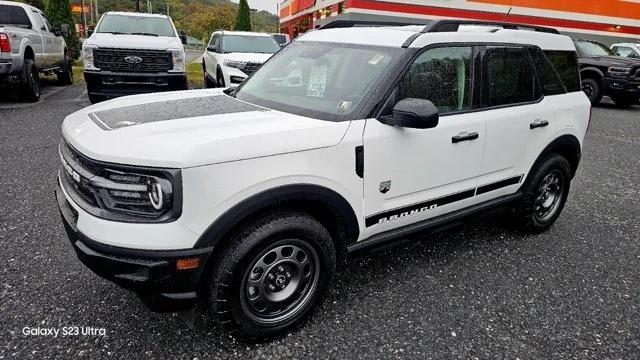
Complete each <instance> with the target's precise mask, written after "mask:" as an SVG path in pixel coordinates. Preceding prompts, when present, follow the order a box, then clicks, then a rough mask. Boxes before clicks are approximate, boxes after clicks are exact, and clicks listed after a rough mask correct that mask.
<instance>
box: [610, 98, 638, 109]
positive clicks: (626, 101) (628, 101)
mask: <svg viewBox="0 0 640 360" xmlns="http://www.w3.org/2000/svg"><path fill="white" fill-rule="evenodd" d="M613 101H615V103H616V107H618V108H621V109H628V108H630V107H631V106H633V105H634V104H635V103H636V102H637V100H636V99H634V98H633V97H630V96H616V97H614V98H613Z"/></svg>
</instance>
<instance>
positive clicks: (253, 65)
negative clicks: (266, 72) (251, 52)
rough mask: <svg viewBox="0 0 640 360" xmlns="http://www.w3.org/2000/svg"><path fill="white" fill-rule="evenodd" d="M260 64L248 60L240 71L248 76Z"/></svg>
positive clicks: (260, 64)
mask: <svg viewBox="0 0 640 360" xmlns="http://www.w3.org/2000/svg"><path fill="white" fill-rule="evenodd" d="M260 66H262V63H257V62H248V63H247V65H245V66H244V68H243V69H242V72H243V73H245V74H247V75H249V76H250V75H251V74H253V73H254V72H256V70H258V69H259V68H260Z"/></svg>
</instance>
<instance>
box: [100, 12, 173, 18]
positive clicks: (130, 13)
mask: <svg viewBox="0 0 640 360" xmlns="http://www.w3.org/2000/svg"><path fill="white" fill-rule="evenodd" d="M105 15H126V16H140V17H155V18H164V19H168V18H169V17H168V16H167V15H163V14H148V13H140V12H131V11H108V12H106V13H105Z"/></svg>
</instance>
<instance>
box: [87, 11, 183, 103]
mask: <svg viewBox="0 0 640 360" xmlns="http://www.w3.org/2000/svg"><path fill="white" fill-rule="evenodd" d="M186 42H187V37H186V35H182V34H179V33H178V31H177V30H176V28H175V26H174V25H173V21H172V20H171V18H170V17H168V16H166V15H158V14H145V13H132V12H107V13H105V14H104V15H102V18H100V21H99V22H98V24H97V26H96V29H95V31H94V32H93V34H92V35H91V36H90V37H89V38H88V39H86V40H85V41H84V44H83V46H82V54H83V58H84V78H85V80H86V82H87V93H88V95H89V100H90V101H91V103H92V104H95V103H97V102H100V101H103V100H105V99H109V98H114V97H118V96H123V95H131V94H140V93H147V92H158V91H172V90H186V89H188V85H187V73H186V65H185V62H186V56H185V52H184V46H183V44H185V43H186Z"/></svg>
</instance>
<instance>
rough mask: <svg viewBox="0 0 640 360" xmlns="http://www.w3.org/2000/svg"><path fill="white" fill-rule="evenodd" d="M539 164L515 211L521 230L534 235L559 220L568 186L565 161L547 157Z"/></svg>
mask: <svg viewBox="0 0 640 360" xmlns="http://www.w3.org/2000/svg"><path fill="white" fill-rule="evenodd" d="M538 164H539V165H537V166H536V168H535V169H533V173H532V174H531V176H530V178H529V180H527V182H526V183H525V185H524V194H523V197H522V199H521V200H520V202H519V203H518V204H517V205H516V208H515V212H516V220H517V223H518V225H519V226H520V228H521V229H523V230H525V231H529V232H534V233H536V232H542V231H544V230H546V229H548V228H549V227H551V225H553V223H554V222H555V221H556V219H558V217H559V216H560V213H561V212H562V209H563V208H564V204H565V202H566V201H567V196H568V194H569V185H570V182H571V166H570V165H569V162H568V161H567V159H565V158H564V157H562V156H560V155H557V154H548V155H546V156H545V157H544V158H542V159H541V160H540V161H538Z"/></svg>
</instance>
